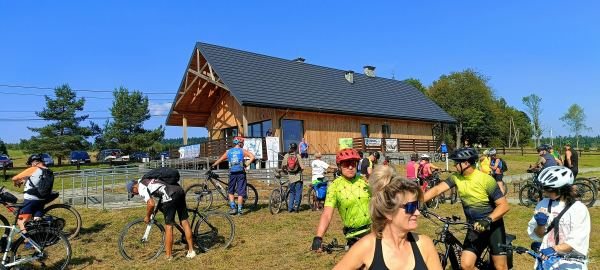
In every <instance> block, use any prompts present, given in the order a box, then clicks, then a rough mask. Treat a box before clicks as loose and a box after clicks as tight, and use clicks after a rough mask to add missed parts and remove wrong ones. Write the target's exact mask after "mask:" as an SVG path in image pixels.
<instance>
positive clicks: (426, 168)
mask: <svg viewBox="0 0 600 270" xmlns="http://www.w3.org/2000/svg"><path fill="white" fill-rule="evenodd" d="M430 160H431V157H430V156H429V155H427V154H422V155H421V161H420V162H419V168H418V169H417V177H418V178H419V179H420V180H421V184H424V183H425V182H424V181H425V180H427V179H428V178H429V177H431V174H432V173H433V171H434V170H439V169H440V168H438V167H437V166H435V165H433V164H431V163H430Z"/></svg>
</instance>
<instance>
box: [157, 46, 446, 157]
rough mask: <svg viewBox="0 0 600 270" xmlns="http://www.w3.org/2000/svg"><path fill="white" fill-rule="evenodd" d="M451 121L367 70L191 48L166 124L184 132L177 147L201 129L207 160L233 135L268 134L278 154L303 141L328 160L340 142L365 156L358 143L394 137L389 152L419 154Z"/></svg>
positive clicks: (408, 89)
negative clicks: (193, 130)
mask: <svg viewBox="0 0 600 270" xmlns="http://www.w3.org/2000/svg"><path fill="white" fill-rule="evenodd" d="M452 122H454V119H453V118H452V117H451V116H449V115H448V114H447V113H446V112H445V111H443V110H442V109H441V108H440V107H438V106H437V105H436V104H435V103H434V102H433V101H431V100H430V99H429V98H427V97H426V96H425V95H423V94H422V93H421V92H420V91H418V90H417V89H415V88H414V87H412V86H410V85H409V84H408V83H406V82H403V81H398V80H393V79H387V78H381V77H376V76H375V68H374V67H371V66H365V67H364V74H360V73H355V72H353V71H344V70H338V69H333V68H328V67H323V66H318V65H313V64H309V63H306V62H305V60H304V59H302V58H297V59H293V60H288V59H282V58H276V57H271V56H266V55H261V54H256V53H251V52H246V51H241V50H236V49H231V48H225V47H221V46H216V45H211V44H206V43H197V44H196V46H195V48H194V50H193V52H192V55H191V57H190V60H189V63H188V65H187V67H186V69H185V71H184V75H183V78H182V80H181V84H180V86H179V90H178V91H177V94H176V96H175V99H174V102H173V104H172V107H171V111H170V113H169V116H168V118H167V121H166V124H167V125H170V126H182V127H183V137H184V144H185V143H186V138H187V128H189V127H205V128H207V129H208V134H209V138H210V142H208V143H207V144H206V145H203V146H202V148H201V155H202V156H214V155H218V154H220V153H222V151H224V150H225V148H226V147H227V144H228V141H230V140H231V138H232V137H233V136H235V135H238V134H239V135H243V136H245V137H265V136H266V134H267V132H268V131H269V129H271V131H272V133H273V135H272V136H275V137H278V138H279V140H280V144H279V145H280V146H279V147H280V151H286V150H287V147H288V145H289V143H291V142H299V141H300V140H301V139H302V138H306V140H307V142H308V143H309V144H310V145H311V151H310V152H311V153H314V152H315V151H321V152H322V153H324V154H333V153H335V152H336V151H337V150H339V149H338V148H339V139H340V138H354V146H355V147H356V148H365V149H366V148H368V146H369V144H368V142H369V141H368V140H364V138H394V139H398V140H397V142H398V148H397V150H396V151H413V150H419V149H421V150H423V151H424V149H423V147H426V148H427V149H429V148H432V147H434V146H435V141H434V138H433V132H432V128H433V126H434V125H436V124H439V123H452ZM371 141H373V140H371ZM374 141H375V142H376V141H377V140H374ZM383 141H384V142H383V144H385V140H383ZM365 142H366V144H365ZM388 142H389V141H388ZM383 144H382V145H380V146H379V147H380V148H381V150H384V151H385V145H383ZM371 146H372V145H371ZM417 147H419V149H417ZM432 150H433V149H432Z"/></svg>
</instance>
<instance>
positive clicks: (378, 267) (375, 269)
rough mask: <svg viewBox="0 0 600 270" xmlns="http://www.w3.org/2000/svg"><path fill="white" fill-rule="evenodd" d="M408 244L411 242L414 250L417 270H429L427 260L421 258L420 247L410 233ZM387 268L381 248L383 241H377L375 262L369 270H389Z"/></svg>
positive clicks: (377, 239)
mask: <svg viewBox="0 0 600 270" xmlns="http://www.w3.org/2000/svg"><path fill="white" fill-rule="evenodd" d="M408 242H410V247H411V248H412V252H413V256H414V257H415V270H427V265H426V264H425V260H423V256H421V252H420V251H419V246H417V241H415V238H414V237H413V235H412V233H408ZM388 269H389V268H387V266H385V261H384V259H383V250H382V247H381V239H379V238H376V239H375V255H374V256H373V261H372V262H371V267H369V270H388Z"/></svg>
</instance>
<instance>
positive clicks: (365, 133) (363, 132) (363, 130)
mask: <svg viewBox="0 0 600 270" xmlns="http://www.w3.org/2000/svg"><path fill="white" fill-rule="evenodd" d="M360 136H361V137H363V138H368V137H369V125H367V124H360Z"/></svg>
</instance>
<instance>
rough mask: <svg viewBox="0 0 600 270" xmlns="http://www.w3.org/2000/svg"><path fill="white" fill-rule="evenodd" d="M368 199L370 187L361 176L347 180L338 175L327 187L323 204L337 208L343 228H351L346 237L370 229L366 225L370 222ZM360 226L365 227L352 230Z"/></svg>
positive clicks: (360, 233)
mask: <svg viewBox="0 0 600 270" xmlns="http://www.w3.org/2000/svg"><path fill="white" fill-rule="evenodd" d="M370 200H371V189H370V188H369V185H368V184H367V182H366V181H365V179H364V178H363V177H361V176H355V177H354V178H353V179H351V180H347V179H346V178H345V177H344V176H340V177H338V178H336V179H335V180H334V181H333V183H331V184H330V185H329V187H327V195H326V198H325V206H329V207H334V208H337V209H338V211H339V213H340V217H341V218H342V223H343V224H344V227H345V229H349V230H351V232H349V233H347V234H346V238H351V237H355V236H357V235H362V234H364V233H365V232H368V231H369V230H370V228H369V227H368V225H369V224H371V217H370V215H369V201H370ZM361 227H366V228H363V229H361V230H352V229H353V228H354V229H356V228H361Z"/></svg>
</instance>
